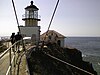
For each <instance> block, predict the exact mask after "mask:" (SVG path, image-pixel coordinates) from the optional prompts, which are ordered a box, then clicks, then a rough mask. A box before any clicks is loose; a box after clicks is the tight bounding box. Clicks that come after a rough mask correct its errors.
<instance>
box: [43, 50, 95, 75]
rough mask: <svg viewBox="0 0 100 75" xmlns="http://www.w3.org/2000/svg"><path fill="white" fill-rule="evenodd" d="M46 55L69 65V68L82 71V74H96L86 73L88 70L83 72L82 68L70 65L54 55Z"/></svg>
mask: <svg viewBox="0 0 100 75" xmlns="http://www.w3.org/2000/svg"><path fill="white" fill-rule="evenodd" d="M44 54H45V55H47V56H49V57H50V58H53V59H55V60H57V61H60V62H62V63H64V64H66V65H68V66H70V67H73V68H75V69H77V70H80V71H82V72H84V73H86V74H89V75H94V74H92V73H90V72H88V71H86V70H83V69H82V68H79V67H77V66H75V65H72V64H70V63H68V62H65V61H63V60H61V59H59V58H57V57H55V56H52V55H50V54H47V53H46V52H44Z"/></svg>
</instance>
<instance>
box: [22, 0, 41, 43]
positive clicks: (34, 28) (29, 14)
mask: <svg viewBox="0 0 100 75" xmlns="http://www.w3.org/2000/svg"><path fill="white" fill-rule="evenodd" d="M38 10H39V9H38V8H37V7H36V6H35V5H33V1H31V4H30V6H27V7H26V8H25V14H24V15H22V20H23V21H25V26H20V30H21V34H22V35H23V37H31V38H32V39H33V40H34V42H38V41H39V40H40V26H38V21H40V19H39V18H38Z"/></svg>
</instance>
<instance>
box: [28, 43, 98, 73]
mask: <svg viewBox="0 0 100 75" xmlns="http://www.w3.org/2000/svg"><path fill="white" fill-rule="evenodd" d="M46 54H47V55H46ZM48 54H50V55H51V56H54V57H56V58H58V59H61V60H62V61H64V62H67V63H70V64H71V65H74V66H76V67H78V68H79V69H82V70H85V71H87V72H89V73H91V74H93V75H97V73H96V71H94V69H93V67H92V64H91V63H90V62H86V61H83V60H82V53H81V52H80V51H79V50H77V49H70V48H62V47H59V46H58V45H57V44H51V43H48V44H46V45H45V46H44V47H42V48H41V47H40V48H36V47H33V48H31V49H30V50H29V52H28V53H27V60H28V65H29V70H30V74H31V75H91V74H89V73H86V72H83V71H81V70H78V69H77V68H74V67H71V66H70V65H66V64H65V63H63V62H60V61H58V60H55V59H53V58H51V57H49V56H48Z"/></svg>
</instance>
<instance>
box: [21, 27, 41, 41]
mask: <svg viewBox="0 0 100 75" xmlns="http://www.w3.org/2000/svg"><path fill="white" fill-rule="evenodd" d="M20 30H21V34H24V35H25V37H32V35H33V34H35V35H36V41H39V39H40V26H36V27H25V26H20Z"/></svg>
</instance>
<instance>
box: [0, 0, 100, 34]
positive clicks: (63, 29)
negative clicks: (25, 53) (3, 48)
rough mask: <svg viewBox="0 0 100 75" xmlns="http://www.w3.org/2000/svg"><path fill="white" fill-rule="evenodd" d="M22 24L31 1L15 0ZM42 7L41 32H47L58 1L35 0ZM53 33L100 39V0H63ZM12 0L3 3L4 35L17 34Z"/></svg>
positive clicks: (0, 29)
mask: <svg viewBox="0 0 100 75" xmlns="http://www.w3.org/2000/svg"><path fill="white" fill-rule="evenodd" d="M14 1H15V6H16V9H17V14H18V19H19V23H20V25H24V21H22V15H23V14H24V13H25V10H24V8H25V7H26V6H28V5H30V1H31V0H14ZM33 1H34V5H36V6H37V7H38V8H39V15H40V16H41V21H40V22H39V26H41V33H43V32H45V31H46V30H47V27H48V25H49V22H50V19H51V16H52V13H53V10H54V7H55V4H56V2H57V0H33ZM50 30H55V31H58V32H59V33H62V34H63V35H65V36H100V0H60V3H59V6H58V8H57V11H56V14H55V17H54V20H53V22H52V25H51V28H50ZM17 31H18V30H17V23H16V19H15V15H14V11H13V8H12V3H11V0H0V36H2V35H4V36H6V35H11V33H12V32H17Z"/></svg>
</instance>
